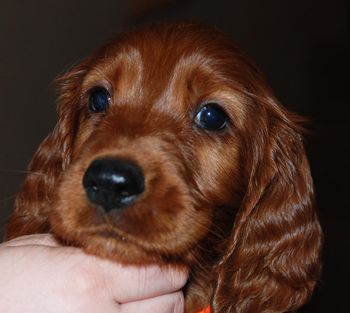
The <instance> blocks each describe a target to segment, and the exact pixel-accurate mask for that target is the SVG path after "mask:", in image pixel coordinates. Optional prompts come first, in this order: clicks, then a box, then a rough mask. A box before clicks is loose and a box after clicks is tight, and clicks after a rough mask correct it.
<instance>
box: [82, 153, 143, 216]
mask: <svg viewBox="0 0 350 313" xmlns="http://www.w3.org/2000/svg"><path fill="white" fill-rule="evenodd" d="M83 187H84V189H85V192H86V196H87V198H88V199H89V201H90V202H92V203H94V204H98V205H101V206H102V207H103V208H104V209H105V210H106V211H110V210H112V209H120V208H124V207H127V206H129V205H131V204H132V203H133V201H134V200H135V199H136V198H137V197H138V196H139V195H140V194H141V193H142V192H143V191H144V189H145V185H144V175H143V172H142V170H141V168H140V167H139V166H137V165H136V164H135V163H133V162H131V161H129V160H122V159H115V158H103V159H97V160H95V161H93V162H92V163H91V164H90V166H89V167H88V169H87V170H86V172H85V174H84V177H83Z"/></svg>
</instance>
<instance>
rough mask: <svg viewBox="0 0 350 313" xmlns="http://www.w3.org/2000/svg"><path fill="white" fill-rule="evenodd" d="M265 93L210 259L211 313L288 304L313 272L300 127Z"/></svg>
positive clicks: (309, 186) (292, 305) (305, 291)
mask: <svg viewBox="0 0 350 313" xmlns="http://www.w3.org/2000/svg"><path fill="white" fill-rule="evenodd" d="M266 99H267V100H265V101H266V103H265V104H264V105H263V106H261V107H260V108H259V109H258V110H261V111H260V112H254V113H255V116H257V119H256V120H255V129H254V130H253V128H254V127H252V126H251V129H250V131H249V130H248V132H250V134H249V135H246V138H245V141H246V142H245V143H244V146H245V148H244V151H245V155H244V159H245V160H247V164H246V166H247V168H246V169H247V177H248V187H247V192H246V195H245V197H244V200H243V203H242V206H241V208H240V211H239V213H238V215H237V217H236V220H235V225H234V228H233V231H232V234H231V238H230V244H229V247H228V248H227V251H226V252H225V255H224V257H223V258H222V260H221V262H220V264H219V265H218V273H217V275H218V280H217V286H216V290H215V294H214V299H213V303H212V306H213V311H214V312H215V313H219V312H220V313H228V312H252V313H253V312H254V313H262V312H265V313H267V312H269V313H273V312H290V311H294V310H296V309H297V308H299V307H300V306H301V305H303V304H304V303H305V302H306V301H307V300H308V299H309V298H310V296H311V294H312V291H313V288H314V286H315V283H316V281H317V279H318V278H319V275H320V268H321V265H320V248H321V242H322V234H321V229H320V225H319V222H318V217H317V213H316V211H315V208H314V190H313V183H312V178H311V175H310V169H309V165H308V161H307V158H306V155H305V151H304V147H303V142H302V137H301V131H300V128H299V127H298V126H297V123H296V122H293V120H296V119H297V118H296V117H294V116H292V115H291V114H290V113H287V112H286V111H284V110H283V109H282V108H280V107H279V106H277V104H276V103H275V102H274V100H272V99H270V98H266ZM260 117H261V118H260Z"/></svg>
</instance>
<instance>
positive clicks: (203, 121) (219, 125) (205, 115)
mask: <svg viewBox="0 0 350 313" xmlns="http://www.w3.org/2000/svg"><path fill="white" fill-rule="evenodd" d="M194 122H195V124H196V125H197V126H199V127H200V128H203V129H206V130H210V131H215V130H222V129H224V128H225V127H227V124H228V116H227V114H226V113H225V112H224V110H223V109H221V108H220V106H219V105H218V104H216V103H208V104H206V105H205V106H203V107H202V108H201V109H200V110H199V111H198V113H197V114H196V116H195V118H194Z"/></svg>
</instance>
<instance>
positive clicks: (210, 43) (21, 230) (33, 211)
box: [6, 23, 321, 313]
mask: <svg viewBox="0 0 350 313" xmlns="http://www.w3.org/2000/svg"><path fill="white" fill-rule="evenodd" d="M58 83H59V85H60V97H59V108H58V110H59V120H58V123H57V125H56V127H55V129H54V130H53V132H52V133H51V134H50V135H49V136H48V137H47V138H46V139H45V140H44V142H43V143H42V144H41V145H40V147H39V149H38V151H37V152H36V154H35V156H34V158H33V160H32V162H31V164H30V166H29V171H30V173H29V175H28V177H27V178H26V180H25V182H24V185H23V188H22V190H21V192H20V194H19V195H18V198H17V200H16V208H15V211H14V213H13V215H12V216H11V219H10V221H9V223H8V225H7V232H6V235H7V239H10V238H13V237H16V236H20V235H25V234H32V233H40V232H52V233H54V234H55V235H56V236H57V237H58V238H59V239H61V240H62V241H63V242H65V243H67V244H70V245H76V246H81V247H83V248H84V249H85V250H86V251H87V252H89V253H92V254H96V255H99V256H102V257H107V258H110V259H114V260H117V261H119V262H123V263H134V264H148V263H158V264H175V265H180V266H182V265H185V266H188V267H190V268H191V274H190V279H189V283H188V285H187V286H186V290H185V295H186V312H187V313H193V312H195V311H197V310H198V309H200V308H202V307H204V306H206V305H208V304H209V303H210V304H211V306H212V311H213V312H215V313H224V312H225V313H226V312H241V313H243V312H245V313H247V312H251V313H259V312H265V313H267V312H269V313H272V312H287V311H288V312H289V311H294V310H296V309H297V308H299V307H300V306H301V305H303V304H304V303H305V302H306V301H307V300H308V299H309V298H310V296H311V293H312V290H313V288H314V285H315V283H316V281H317V279H318V277H319V273H320V247H321V230H320V226H319V223H318V219H317V214H316V212H315V209H314V203H313V202H314V200H313V184H312V179H311V176H310V170H309V165H308V162H307V159H306V156H305V152H304V148H303V142H302V137H301V129H300V127H299V121H298V118H297V117H296V116H294V115H292V114H291V113H288V112H287V111H286V110H285V109H284V108H282V107H281V106H279V104H278V103H277V101H276V99H275V98H274V96H273V94H272V92H271V90H270V89H269V87H268V86H267V84H266V82H265V81H264V79H263V77H262V75H261V73H260V72H259V71H258V70H257V68H256V67H255V66H254V65H253V64H252V62H251V61H250V60H249V59H248V58H247V57H246V56H245V55H244V54H243V53H242V52H241V51H240V50H239V49H238V48H237V47H236V46H235V45H233V44H232V43H231V42H230V41H229V40H228V39H227V38H226V37H225V36H224V35H222V34H221V33H219V32H217V31H216V30H213V29H211V28H208V27H205V26H202V25H196V24H191V23H173V24H160V25H150V26H147V27H143V28H141V29H137V30H134V31H131V32H129V33H127V34H125V35H121V36H119V37H118V38H116V39H115V40H112V41H111V42H109V43H108V44H106V45H105V46H103V47H102V48H101V49H100V50H98V51H97V52H96V53H95V54H94V55H93V56H92V57H90V58H88V59H86V60H85V61H84V62H82V63H81V64H79V65H77V66H76V67H74V68H73V69H72V70H70V71H69V72H68V73H67V74H65V75H63V77H61V78H60V79H59V80H58ZM100 85H102V86H105V87H106V88H108V89H109V91H110V93H111V95H112V104H111V106H110V108H109V110H108V111H107V112H106V113H105V114H97V115H94V116H92V115H91V114H89V112H88V109H87V98H88V93H89V91H90V90H91V88H93V87H94V86H100ZM209 101H210V102H216V103H218V104H220V105H221V106H222V107H223V108H224V109H225V111H226V112H227V114H228V115H229V117H230V125H229V128H228V129H226V130H224V131H223V132H208V131H204V130H201V129H199V128H197V127H196V126H195V125H194V123H193V116H194V114H195V113H196V112H197V110H198V109H199V107H200V106H201V105H202V104H203V103H205V102H209ZM106 155H108V156H115V157H122V158H127V159H131V160H133V161H134V162H136V163H137V164H138V165H139V166H141V167H142V168H143V171H144V173H145V178H146V191H145V193H144V194H143V195H142V196H141V198H140V199H139V200H138V201H137V202H136V203H135V204H134V205H133V206H132V207H130V208H128V209H127V210H123V211H118V212H114V213H111V214H110V215H109V216H108V217H106V215H105V214H103V212H101V210H100V209H99V208H98V207H94V206H93V205H91V204H90V203H89V202H88V201H87V200H86V197H85V193H84V190H83V187H82V183H81V181H82V176H83V174H84V171H85V170H86V168H87V167H88V165H89V164H90V162H91V161H93V160H94V159H96V158H98V157H99V156H106Z"/></svg>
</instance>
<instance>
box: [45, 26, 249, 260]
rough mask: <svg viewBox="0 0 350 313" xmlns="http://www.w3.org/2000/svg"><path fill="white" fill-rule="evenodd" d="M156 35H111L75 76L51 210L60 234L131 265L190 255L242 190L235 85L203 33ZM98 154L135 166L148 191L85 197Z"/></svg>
mask: <svg viewBox="0 0 350 313" xmlns="http://www.w3.org/2000/svg"><path fill="white" fill-rule="evenodd" d="M159 35H161V34H159V33H158V32H153V33H148V36H147V37H146V36H144V34H143V33H137V34H133V33H131V34H129V36H127V37H124V38H119V40H118V39H117V40H116V41H115V42H112V43H110V44H109V45H108V46H107V47H105V48H104V49H102V52H101V51H100V52H99V53H98V54H97V55H95V56H94V57H93V59H92V61H91V62H90V66H89V68H88V70H87V71H86V74H85V75H84V76H83V77H82V78H80V81H78V86H79V88H78V89H77V90H76V93H77V96H76V98H77V99H79V100H78V101H76V102H75V103H71V102H70V103H68V105H70V106H73V107H74V108H73V109H72V108H71V109H72V110H73V111H74V112H75V113H74V115H75V116H74V120H75V121H76V124H75V125H76V126H75V128H76V130H75V135H74V145H73V149H72V157H71V161H70V164H69V166H68V167H67V169H66V170H65V171H64V173H63V174H62V177H61V180H60V183H59V187H58V189H57V197H56V198H55V204H54V205H53V207H54V208H55V210H54V211H53V212H52V215H51V224H52V225H53V229H54V232H55V233H57V234H59V235H60V236H62V238H64V239H65V240H68V241H71V242H73V243H75V244H77V245H79V246H83V247H86V248H87V250H88V251H91V252H94V253H96V251H98V254H100V255H102V256H107V257H110V258H117V259H118V260H119V261H123V262H127V263H129V262H131V263H139V262H141V263H144V262H152V261H153V262H154V261H155V260H157V261H159V259H160V260H164V261H170V260H174V261H175V260H180V259H182V260H187V262H188V260H189V258H191V252H192V250H194V249H195V245H196V244H197V243H198V242H199V241H200V240H201V239H202V238H204V237H205V236H206V235H207V234H208V233H209V232H210V231H214V230H213V229H212V228H213V227H215V225H212V220H213V216H214V215H221V216H224V215H225V214H224V212H222V211H224V207H228V206H229V207H230V210H229V211H230V212H229V213H228V214H227V213H226V215H229V216H230V217H229V218H231V220H232V216H234V210H235V204H237V205H238V203H239V200H240V198H241V189H242V187H243V186H242V177H241V176H242V173H241V169H240V167H239V163H240V162H239V159H240V157H241V156H240V138H239V128H240V127H242V125H244V120H245V118H246V112H245V108H244V105H242V102H241V101H240V95H239V94H238V93H237V92H236V91H235V87H237V82H236V81H235V80H234V79H232V75H231V76H228V75H227V74H228V73H227V70H228V69H227V67H226V66H227V64H226V66H222V64H220V60H221V59H219V60H218V58H217V56H216V55H215V53H213V52H212V54H213V55H211V53H210V52H209V51H205V49H204V48H205V45H204V43H203V42H201V41H202V38H198V39H197V41H198V45H193V44H192V39H193V38H192V37H191V36H188V37H187V38H180V36H182V34H181V33H179V34H177V36H178V37H179V38H176V37H175V38H174V37H172V36H168V37H167V36H164V34H163V37H161V36H159ZM177 39H178V40H177ZM201 47H204V48H201ZM227 53H228V52H227ZM94 105H95V106H96V105H97V106H98V105H100V106H102V107H101V108H100V107H98V108H97V109H96V108H94V107H93V106H94ZM99 159H110V160H113V159H114V160H124V161H127V162H131V163H132V164H134V165H135V166H136V167H137V168H139V169H140V170H141V172H142V175H143V180H144V190H143V192H142V193H141V194H139V195H138V196H137V199H135V201H133V202H132V203H131V204H129V205H128V206H127V207H123V208H111V209H110V210H108V212H107V210H106V209H105V208H104V207H103V205H100V204H96V203H93V202H91V200H89V197H88V196H87V190H86V188H84V185H83V178H84V175H85V173H86V172H87V170H88V168H89V166H90V165H91V164H92V163H93V162H94V161H95V160H99ZM220 211H221V212H220ZM220 235H223V234H220ZM218 236H219V234H218Z"/></svg>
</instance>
